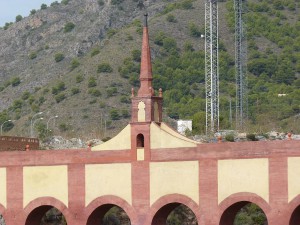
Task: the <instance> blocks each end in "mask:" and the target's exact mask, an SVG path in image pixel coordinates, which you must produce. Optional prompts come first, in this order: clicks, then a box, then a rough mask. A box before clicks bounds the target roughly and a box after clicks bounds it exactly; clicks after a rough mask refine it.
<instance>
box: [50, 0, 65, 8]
mask: <svg viewBox="0 0 300 225" xmlns="http://www.w3.org/2000/svg"><path fill="white" fill-rule="evenodd" d="M61 2H63V1H61ZM56 5H59V2H58V1H55V2H52V3H51V4H50V6H52V7H53V6H56Z"/></svg>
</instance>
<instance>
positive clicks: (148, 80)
mask: <svg viewBox="0 0 300 225" xmlns="http://www.w3.org/2000/svg"><path fill="white" fill-rule="evenodd" d="M147 20H148V15H147V14H145V15H144V27H143V41H142V55H141V70H140V88H139V90H138V92H137V95H135V93H134V89H132V106H131V107H132V109H131V115H132V116H131V135H132V142H131V144H132V147H133V149H135V148H144V149H145V153H146V152H148V151H150V146H149V145H150V125H151V123H153V122H154V123H156V124H158V125H160V123H161V122H162V101H163V98H162V90H161V89H160V90H159V91H158V96H155V91H154V89H153V86H152V80H153V77H152V63H151V52H150V46H149V33H148V21H147ZM133 138H134V139H133ZM145 157H146V158H147V154H145Z"/></svg>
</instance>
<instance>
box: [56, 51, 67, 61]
mask: <svg viewBox="0 0 300 225" xmlns="http://www.w3.org/2000/svg"><path fill="white" fill-rule="evenodd" d="M64 58H65V56H64V54H62V53H60V52H59V53H56V54H55V55H54V60H55V62H60V61H62V60H63V59H64Z"/></svg>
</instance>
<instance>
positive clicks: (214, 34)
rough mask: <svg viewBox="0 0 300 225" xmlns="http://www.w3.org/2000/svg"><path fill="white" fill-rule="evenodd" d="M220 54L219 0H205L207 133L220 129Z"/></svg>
mask: <svg viewBox="0 0 300 225" xmlns="http://www.w3.org/2000/svg"><path fill="white" fill-rule="evenodd" d="M218 58H219V54H218V4H217V0H206V2H205V88H206V135H211V134H213V133H215V132H217V131H218V130H219V60H218Z"/></svg>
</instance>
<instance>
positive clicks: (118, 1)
mask: <svg viewBox="0 0 300 225" xmlns="http://www.w3.org/2000/svg"><path fill="white" fill-rule="evenodd" d="M123 1H124V0H111V4H112V5H119V4H121V3H122V2H123Z"/></svg>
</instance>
